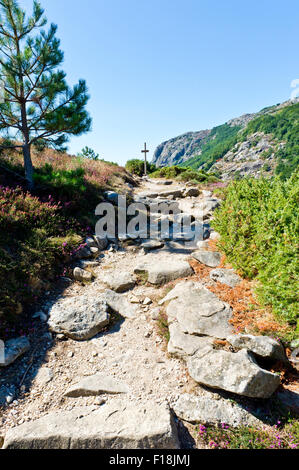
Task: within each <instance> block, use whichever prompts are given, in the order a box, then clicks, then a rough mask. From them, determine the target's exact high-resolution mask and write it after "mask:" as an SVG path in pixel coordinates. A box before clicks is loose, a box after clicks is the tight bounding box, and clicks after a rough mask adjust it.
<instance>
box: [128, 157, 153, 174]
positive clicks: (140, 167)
mask: <svg viewBox="0 0 299 470" xmlns="http://www.w3.org/2000/svg"><path fill="white" fill-rule="evenodd" d="M146 168H147V172H148V173H152V172H153V171H155V170H156V165H154V164H153V163H149V162H146ZM126 170H127V171H129V172H130V173H132V174H133V175H137V176H143V175H144V160H138V159H137V158H135V159H132V160H128V161H127V163H126Z"/></svg>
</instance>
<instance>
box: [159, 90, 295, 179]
mask: <svg viewBox="0 0 299 470" xmlns="http://www.w3.org/2000/svg"><path fill="white" fill-rule="evenodd" d="M298 101H299V100H298V99H297V100H296V101H295V102H291V101H286V102H284V103H282V104H278V105H275V106H271V107H268V108H264V109H262V110H261V111H259V112H258V113H255V114H244V115H243V116H240V117H238V118H235V119H232V120H230V121H228V122H227V123H225V124H223V125H220V126H217V127H214V128H213V129H211V130H205V131H200V132H189V133H186V134H183V135H181V136H179V137H176V138H173V139H170V140H169V141H167V142H164V143H162V144H160V145H159V146H158V148H157V149H156V151H155V153H154V158H153V163H155V164H156V165H157V166H170V165H188V166H190V167H191V168H194V169H198V168H200V169H204V170H209V171H210V172H216V173H218V174H219V175H221V177H222V178H223V179H229V178H231V177H235V176H244V175H253V176H258V175H260V174H261V173H268V174H273V173H274V172H278V173H285V174H286V175H288V174H289V173H291V171H292V170H293V169H294V167H296V166H297V158H298V117H299V104H298ZM277 167H278V168H277Z"/></svg>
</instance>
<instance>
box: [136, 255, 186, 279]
mask: <svg viewBox="0 0 299 470" xmlns="http://www.w3.org/2000/svg"><path fill="white" fill-rule="evenodd" d="M134 272H135V273H136V274H143V273H147V275H148V282H150V283H151V284H154V285H161V284H165V283H167V282H170V281H174V280H175V279H179V278H180V277H187V276H191V275H192V274H193V269H192V268H191V266H190V264H189V263H188V262H187V261H184V260H178V261H175V260H170V259H167V260H164V259H163V258H162V259H161V260H160V261H159V262H158V263H157V262H156V260H155V261H154V262H153V263H151V262H146V263H143V264H140V265H138V266H136V268H135V270H134Z"/></svg>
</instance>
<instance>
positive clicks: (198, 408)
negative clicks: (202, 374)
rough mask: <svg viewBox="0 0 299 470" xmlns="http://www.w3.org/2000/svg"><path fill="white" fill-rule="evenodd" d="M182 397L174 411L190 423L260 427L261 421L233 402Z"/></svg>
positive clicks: (187, 395) (203, 397) (193, 396)
mask: <svg viewBox="0 0 299 470" xmlns="http://www.w3.org/2000/svg"><path fill="white" fill-rule="evenodd" d="M217 398H218V399H217V400H216V399H213V398H209V397H206V396H202V397H200V396H197V395H189V394H187V393H185V394H183V395H181V396H180V397H179V398H178V400H177V401H176V403H175V404H174V405H173V407H172V408H173V411H174V412H175V414H176V415H177V417H178V418H180V419H182V420H184V421H188V422H189V423H194V424H195V423H200V424H206V425H220V424H224V423H225V424H227V425H229V426H232V427H239V426H248V425H249V426H259V425H261V424H262V423H261V421H260V420H259V419H257V418H256V417H255V416H253V415H252V414H251V413H249V412H248V411H246V410H245V409H244V408H241V406H239V405H237V404H236V403H232V402H231V401H228V400H225V399H222V398H219V397H217Z"/></svg>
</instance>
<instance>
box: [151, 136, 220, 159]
mask: <svg viewBox="0 0 299 470" xmlns="http://www.w3.org/2000/svg"><path fill="white" fill-rule="evenodd" d="M210 133H211V131H210V130H205V131H199V132H187V133H186V134H183V135H180V136H179V137H174V138H173V139H170V140H168V141H167V142H163V143H162V144H160V145H159V146H158V147H157V149H156V151H155V153H154V158H153V163H155V164H156V165H157V166H159V167H161V166H171V165H178V164H179V163H183V162H185V161H186V160H188V159H189V158H191V157H193V156H194V155H196V154H197V153H198V152H199V150H200V148H201V146H202V145H203V143H204V142H205V141H206V139H207V137H208V136H209V135H210Z"/></svg>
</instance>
